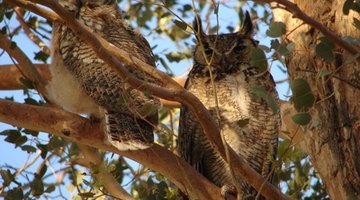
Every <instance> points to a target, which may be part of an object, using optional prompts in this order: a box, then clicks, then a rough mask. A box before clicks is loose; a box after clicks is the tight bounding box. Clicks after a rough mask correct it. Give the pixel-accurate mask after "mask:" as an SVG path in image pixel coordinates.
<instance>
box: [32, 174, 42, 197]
mask: <svg viewBox="0 0 360 200" xmlns="http://www.w3.org/2000/svg"><path fill="white" fill-rule="evenodd" d="M43 193H44V183H43V181H42V179H41V178H40V177H39V176H37V175H36V174H35V178H34V180H33V182H32V183H31V194H32V195H34V196H40V195H42V194H43Z"/></svg>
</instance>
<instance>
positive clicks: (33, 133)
mask: <svg viewBox="0 0 360 200" xmlns="http://www.w3.org/2000/svg"><path fill="white" fill-rule="evenodd" d="M22 132H23V133H25V134H28V135H32V136H34V137H37V136H38V135H39V131H34V130H30V129H24V130H23V131H22Z"/></svg>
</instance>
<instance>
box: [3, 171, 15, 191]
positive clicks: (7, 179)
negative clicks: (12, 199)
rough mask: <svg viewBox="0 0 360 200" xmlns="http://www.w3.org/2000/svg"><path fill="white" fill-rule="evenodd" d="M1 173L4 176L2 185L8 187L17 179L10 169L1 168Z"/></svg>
mask: <svg viewBox="0 0 360 200" xmlns="http://www.w3.org/2000/svg"><path fill="white" fill-rule="evenodd" d="M0 175H1V178H2V180H3V181H2V186H3V187H7V186H9V185H10V183H11V182H13V181H14V180H15V177H14V175H13V174H11V172H10V170H0Z"/></svg>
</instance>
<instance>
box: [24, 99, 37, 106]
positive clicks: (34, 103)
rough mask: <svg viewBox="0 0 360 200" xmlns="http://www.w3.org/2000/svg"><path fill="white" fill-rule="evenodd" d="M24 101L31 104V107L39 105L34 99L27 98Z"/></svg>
mask: <svg viewBox="0 0 360 200" xmlns="http://www.w3.org/2000/svg"><path fill="white" fill-rule="evenodd" d="M24 101H25V103H26V104H29V105H34V106H37V105H39V103H38V102H37V101H36V100H35V99H33V98H26V99H24Z"/></svg>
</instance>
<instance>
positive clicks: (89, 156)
mask: <svg viewBox="0 0 360 200" xmlns="http://www.w3.org/2000/svg"><path fill="white" fill-rule="evenodd" d="M78 146H79V149H80V152H81V154H83V156H84V158H85V160H86V161H87V167H88V168H89V169H92V167H91V165H95V166H98V167H99V168H100V169H101V170H99V172H97V173H92V174H93V176H94V177H95V178H96V179H98V180H99V181H100V182H101V184H102V185H103V186H104V187H105V189H106V190H107V191H108V192H109V193H110V194H111V195H112V196H114V197H116V198H119V199H123V200H133V199H134V198H132V197H131V196H130V195H129V194H128V193H127V192H126V191H125V190H124V189H123V188H122V187H120V185H119V183H118V182H117V181H116V180H115V179H114V177H113V176H112V175H111V174H110V173H109V172H108V171H107V170H106V169H103V168H101V165H102V164H101V159H100V157H99V155H98V153H97V151H96V150H95V149H94V148H91V147H89V146H87V145H83V144H79V145H78Z"/></svg>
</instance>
